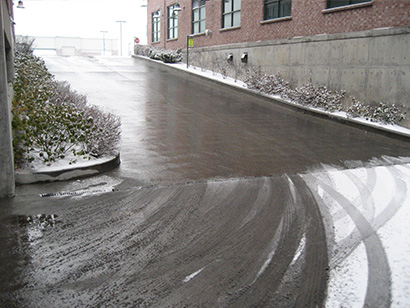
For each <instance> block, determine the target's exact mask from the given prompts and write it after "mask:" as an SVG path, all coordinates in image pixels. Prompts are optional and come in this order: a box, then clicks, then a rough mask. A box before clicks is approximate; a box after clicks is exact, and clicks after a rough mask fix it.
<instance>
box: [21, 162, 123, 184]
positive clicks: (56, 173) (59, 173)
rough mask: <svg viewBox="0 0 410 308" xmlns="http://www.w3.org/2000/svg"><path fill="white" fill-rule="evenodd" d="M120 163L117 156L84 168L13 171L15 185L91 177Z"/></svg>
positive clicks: (73, 166)
mask: <svg viewBox="0 0 410 308" xmlns="http://www.w3.org/2000/svg"><path fill="white" fill-rule="evenodd" d="M120 163H121V160H120V154H117V155H116V156H110V157H108V158H106V159H101V160H96V161H93V162H92V163H91V164H90V165H85V166H76V165H71V166H70V167H67V168H61V169H55V170H50V171H43V170H42V171H30V170H18V171H15V178H16V185H24V184H34V183H42V182H56V181H67V180H72V179H78V178H83V177H88V176H93V175H97V174H101V173H104V172H107V171H110V170H113V169H115V168H116V167H118V166H119V165H120Z"/></svg>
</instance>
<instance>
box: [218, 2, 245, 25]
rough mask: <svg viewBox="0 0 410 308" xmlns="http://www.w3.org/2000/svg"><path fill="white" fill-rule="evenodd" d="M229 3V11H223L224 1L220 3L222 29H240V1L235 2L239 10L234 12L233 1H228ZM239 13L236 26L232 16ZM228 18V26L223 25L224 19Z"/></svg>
mask: <svg viewBox="0 0 410 308" xmlns="http://www.w3.org/2000/svg"><path fill="white" fill-rule="evenodd" d="M228 1H230V4H231V7H230V10H229V11H225V8H226V5H225V1H222V29H229V28H235V27H240V26H241V18H242V12H241V10H242V1H241V0H236V1H239V4H240V6H239V9H236V10H235V0H228ZM237 13H239V24H238V25H236V24H234V21H235V19H234V16H235V14H237ZM226 16H230V25H228V26H227V25H225V17H226Z"/></svg>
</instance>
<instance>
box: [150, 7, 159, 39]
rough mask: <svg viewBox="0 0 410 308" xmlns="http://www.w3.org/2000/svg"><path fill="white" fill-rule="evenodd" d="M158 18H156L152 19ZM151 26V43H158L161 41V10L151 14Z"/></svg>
mask: <svg viewBox="0 0 410 308" xmlns="http://www.w3.org/2000/svg"><path fill="white" fill-rule="evenodd" d="M154 16H158V17H154ZM151 25H152V29H151V30H152V31H151V32H152V33H151V35H152V36H151V39H152V42H153V43H158V42H160V41H161V10H157V11H155V12H153V13H151Z"/></svg>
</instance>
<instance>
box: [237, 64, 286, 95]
mask: <svg viewBox="0 0 410 308" xmlns="http://www.w3.org/2000/svg"><path fill="white" fill-rule="evenodd" d="M244 82H245V84H246V86H247V87H248V88H249V89H254V90H258V91H260V92H262V93H264V94H271V95H275V94H285V93H288V92H289V90H290V87H289V83H288V82H287V81H285V80H284V79H283V78H282V77H281V76H280V74H276V75H269V74H266V73H265V72H264V71H262V70H261V69H260V68H254V67H253V68H250V69H249V70H248V71H247V74H246V77H245V79H244Z"/></svg>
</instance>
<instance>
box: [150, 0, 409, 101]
mask: <svg viewBox="0 0 410 308" xmlns="http://www.w3.org/2000/svg"><path fill="white" fill-rule="evenodd" d="M178 8H179V9H178ZM147 12H148V19H147V20H148V43H149V44H150V45H152V46H155V47H158V48H165V49H179V48H182V49H186V46H187V35H193V38H194V48H193V49H192V54H193V55H195V54H196V55H197V56H198V57H199V56H200V57H201V62H202V64H203V63H208V64H210V63H211V62H212V61H215V59H226V57H227V55H228V54H232V55H233V64H234V65H242V64H241V57H242V56H243V55H244V54H245V53H246V54H247V55H248V64H247V65H255V66H261V67H263V68H264V69H265V70H266V71H267V72H269V73H278V72H279V73H281V74H282V76H283V77H284V78H285V79H287V80H289V81H290V82H291V84H292V85H293V86H300V85H302V84H303V83H306V82H307V81H308V80H309V79H312V80H313V81H314V82H316V83H321V84H325V85H326V86H328V87H329V88H331V89H334V90H340V89H345V90H346V91H347V93H348V94H349V95H352V96H355V97H357V98H359V99H361V100H363V101H367V102H372V101H376V102H377V101H384V102H386V103H400V104H404V103H406V104H410V102H408V97H409V93H410V57H409V55H408V54H409V50H410V39H409V34H410V1H409V0H148V10H147Z"/></svg>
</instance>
